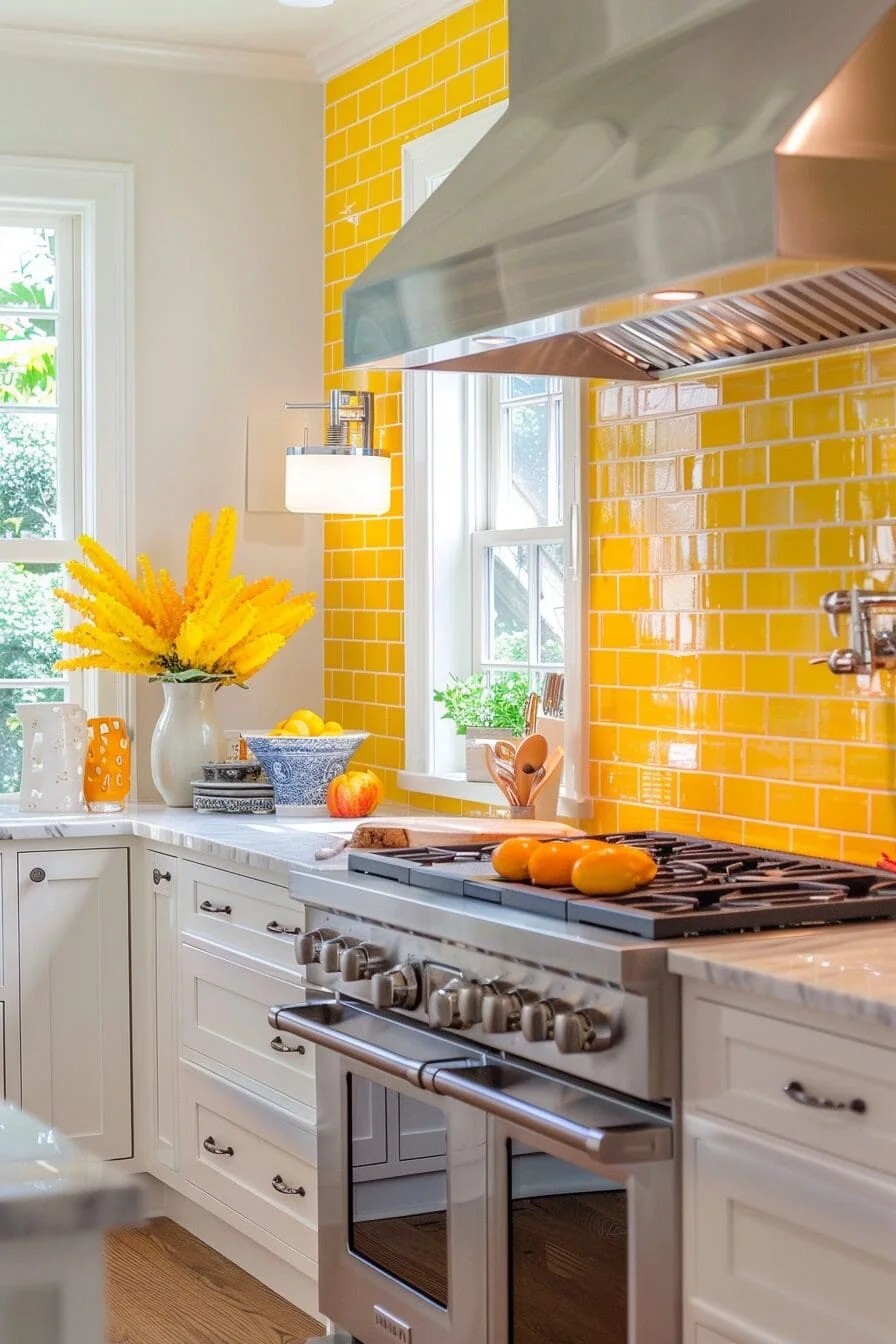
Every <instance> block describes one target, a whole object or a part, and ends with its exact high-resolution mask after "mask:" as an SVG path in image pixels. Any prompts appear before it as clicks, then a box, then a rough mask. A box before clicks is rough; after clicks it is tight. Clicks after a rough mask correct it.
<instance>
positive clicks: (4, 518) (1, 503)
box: [0, 411, 59, 538]
mask: <svg viewBox="0 0 896 1344" xmlns="http://www.w3.org/2000/svg"><path fill="white" fill-rule="evenodd" d="M57 507H58V488H57V455H56V415H55V413H53V412H46V411H44V412H34V411H0V537H2V538H9V537H57V536H58V535H59V528H58V519H57V516H56V511H57Z"/></svg>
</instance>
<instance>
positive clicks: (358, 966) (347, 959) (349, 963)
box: [339, 943, 382, 984]
mask: <svg viewBox="0 0 896 1344" xmlns="http://www.w3.org/2000/svg"><path fill="white" fill-rule="evenodd" d="M381 965H382V958H381V956H380V949H379V948H378V947H374V946H373V944H372V943H358V944H357V945H356V946H355V947H347V948H346V950H345V951H344V952H343V954H342V956H341V957H340V958H339V974H340V975H341V976H342V978H343V980H345V981H347V982H348V983H349V984H350V983H351V982H352V981H353V980H369V979H370V978H371V976H372V975H373V973H374V970H375V969H376V967H377V966H381Z"/></svg>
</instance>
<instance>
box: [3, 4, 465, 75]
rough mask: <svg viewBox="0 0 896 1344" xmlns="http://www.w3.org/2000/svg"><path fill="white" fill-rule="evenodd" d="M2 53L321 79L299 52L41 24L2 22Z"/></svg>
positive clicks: (176, 68) (168, 68)
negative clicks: (131, 36) (135, 37)
mask: <svg viewBox="0 0 896 1344" xmlns="http://www.w3.org/2000/svg"><path fill="white" fill-rule="evenodd" d="M455 8H456V6H455ZM0 53H7V54H12V55H16V56H35V57H41V58H44V59H49V60H60V61H96V62H99V63H101V64H110V65H142V66H153V67H156V68H161V69H166V70H184V71H191V70H192V71H196V72H198V73H204V74H217V75H241V76H243V77H244V78H248V79H282V80H289V81H292V82H298V81H309V82H313V83H318V82H319V80H320V78H321V76H320V75H319V73H318V71H317V70H316V69H315V67H314V65H313V64H312V62H311V61H309V60H308V58H307V57H305V56H303V55H301V54H300V53H299V52H276V51H243V50H238V49H237V48H233V49H231V48H229V47H200V46H193V45H189V44H187V43H179V42H137V41H131V40H130V39H127V38H118V37H91V36H87V35H84V34H81V33H60V32H48V31H45V30H43V29H37V28H10V27H5V26H0Z"/></svg>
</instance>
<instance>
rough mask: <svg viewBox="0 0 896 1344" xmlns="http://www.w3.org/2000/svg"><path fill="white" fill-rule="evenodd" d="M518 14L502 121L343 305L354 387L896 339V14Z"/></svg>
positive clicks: (669, 368)
mask: <svg viewBox="0 0 896 1344" xmlns="http://www.w3.org/2000/svg"><path fill="white" fill-rule="evenodd" d="M509 6H510V12H509V20H510V103H509V106H508V109H507V111H506V112H505V114H504V115H503V116H502V117H501V118H500V120H499V121H498V122H497V124H496V125H495V126H494V127H493V128H492V130H490V131H489V132H488V133H487V134H486V136H485V137H484V138H483V140H482V141H481V142H480V143H479V145H477V146H476V148H475V149H474V150H473V151H472V152H471V153H470V154H469V155H468V156H467V158H466V159H464V160H463V162H462V163H461V164H460V165H459V166H458V167H457V168H456V169H455V170H454V172H453V173H451V174H450V176H449V177H448V178H447V179H446V180H445V182H443V183H442V185H441V186H440V187H439V188H438V190H437V191H436V192H435V193H434V194H433V196H431V197H430V199H429V200H428V201H427V202H426V203H425V204H424V205H423V206H422V208H421V209H420V210H418V211H417V213H416V214H415V215H414V216H413V218H412V219H410V220H409V221H408V223H406V224H405V225H404V227H403V228H402V229H401V230H400V231H399V232H398V234H397V235H396V236H395V238H394V239H393V240H392V241H391V242H390V243H389V244H388V245H387V246H386V247H385V248H384V249H383V251H382V252H381V253H380V254H379V255H378V256H377V257H376V259H375V260H374V261H373V262H372V263H371V265H370V266H368V268H367V269H366V270H365V271H364V272H363V274H362V275H361V277H360V278H359V279H358V280H357V281H356V283H355V284H354V285H352V286H351V288H350V289H349V290H348V291H347V293H346V295H345V299H344V319H345V321H344V328H345V362H346V364H347V366H349V367H351V366H353V365H380V366H385V367H393V368H440V369H454V370H460V371H464V370H471V371H481V372H530V373H555V374H560V375H573V376H583V377H603V378H625V379H650V378H657V377H669V376H674V375H680V374H682V373H685V372H687V371H688V370H694V369H695V368H696V369H698V370H703V369H706V368H707V367H711V368H714V367H717V366H719V365H722V364H726V363H729V362H731V361H733V360H744V359H767V358H770V357H772V356H774V355H784V354H790V353H793V352H795V351H797V350H801V349H807V348H814V347H815V346H817V345H819V344H821V343H834V342H843V341H856V340H859V339H872V338H876V337H881V336H885V335H887V336H889V335H896V96H894V94H893V93H892V89H893V78H894V76H893V72H894V70H896V6H894V5H893V4H892V3H890V2H889V0H509ZM757 262H758V263H762V265H761V266H759V267H755V266H753V263H757ZM748 264H750V267H751V270H750V273H749V276H748V280H745V274H746V273H745V272H744V270H743V269H742V268H743V267H744V266H746V265H748ZM738 268H740V274H739V275H738V274H737V270H738ZM668 289H679V290H696V291H700V292H699V293H697V294H695V295H693V297H691V298H690V299H688V298H686V297H685V298H683V299H681V300H680V301H678V302H675V301H673V302H672V303H671V305H670V304H669V303H667V302H661V301H660V300H658V299H657V298H656V297H655V292H656V291H658V290H668ZM620 300H624V301H625V302H620Z"/></svg>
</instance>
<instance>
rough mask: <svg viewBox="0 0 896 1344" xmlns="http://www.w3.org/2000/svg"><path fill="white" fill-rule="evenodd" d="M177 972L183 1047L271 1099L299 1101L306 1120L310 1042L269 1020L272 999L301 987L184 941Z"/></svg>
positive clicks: (297, 995) (293, 999)
mask: <svg viewBox="0 0 896 1344" xmlns="http://www.w3.org/2000/svg"><path fill="white" fill-rule="evenodd" d="M181 977H182V996H181V1038H182V1042H183V1046H184V1048H185V1050H189V1051H195V1052H196V1054H198V1055H200V1056H202V1057H203V1058H204V1059H209V1060H214V1061H215V1063H217V1064H220V1065H222V1066H223V1067H224V1068H226V1069H227V1070H228V1071H229V1072H230V1073H232V1074H233V1076H234V1081H235V1082H239V1083H240V1084H242V1085H244V1086H246V1087H249V1088H260V1089H261V1090H263V1091H264V1092H272V1093H274V1094H275V1095H274V1096H272V1097H271V1098H270V1100H272V1101H274V1102H275V1103H276V1104H280V1105H285V1104H286V1102H285V1100H284V1099H285V1098H288V1099H289V1100H290V1101H292V1102H298V1103H299V1104H300V1105H301V1107H302V1109H303V1111H304V1112H305V1117H304V1118H305V1119H307V1120H310V1119H311V1118H312V1116H313V1111H314V1046H313V1045H306V1044H305V1042H304V1041H299V1040H298V1038H297V1037H295V1036H289V1035H281V1034H280V1033H278V1032H276V1031H275V1030H274V1029H273V1027H271V1026H270V1025H269V1024H268V1012H269V1011H270V1009H271V1007H272V1005H274V1004H287V1003H299V1002H301V1000H302V999H303V997H304V994H303V991H302V990H300V989H297V988H296V986H295V984H293V983H292V982H291V981H288V980H279V979H277V977H276V976H274V975H268V974H267V973H265V972H264V971H257V970H251V969H249V968H248V967H246V966H241V965H238V964H236V963H234V962H232V961H227V960H225V958H223V957H216V956H213V955H212V954H211V953H209V952H201V951H199V949H198V948H195V947H189V946H186V945H185V946H184V947H183V948H182V949H181ZM278 1046H281V1047H282V1048H281V1049H278V1048H277V1047H278ZM198 1062H200V1063H201V1062H202V1060H200V1061H198Z"/></svg>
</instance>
